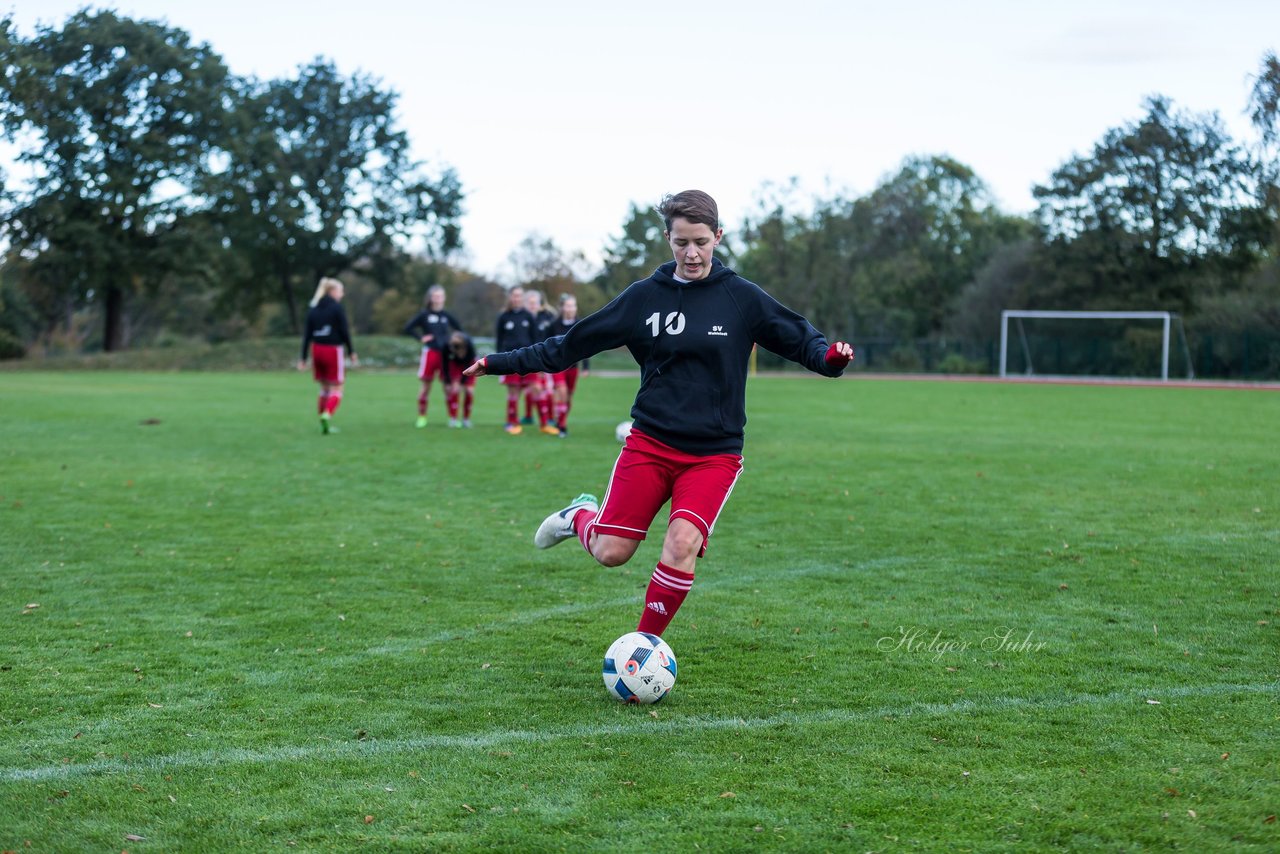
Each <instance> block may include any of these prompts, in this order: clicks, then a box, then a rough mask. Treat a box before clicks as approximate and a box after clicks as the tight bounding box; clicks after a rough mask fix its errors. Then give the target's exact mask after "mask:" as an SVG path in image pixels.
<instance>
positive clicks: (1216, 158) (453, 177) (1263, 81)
mask: <svg viewBox="0 0 1280 854" xmlns="http://www.w3.org/2000/svg"><path fill="white" fill-rule="evenodd" d="M0 74H3V90H2V92H0V128H2V129H3V133H4V136H5V139H6V140H7V141H8V142H9V143H10V144H11V145H12V146H13V147H14V148H15V150H16V151H17V155H16V163H17V166H18V168H19V169H20V170H21V172H22V174H21V175H5V176H3V177H4V190H3V193H2V194H0V223H3V237H4V258H3V266H0V355H5V354H7V355H10V356H12V355H18V354H21V353H22V352H25V351H35V352H52V351H57V350H59V349H70V350H75V349H83V348H89V349H95V348H100V349H104V350H116V349H121V348H123V347H127V346H130V345H137V344H153V345H154V344H164V343H168V342H171V341H173V340H176V339H187V338H192V337H195V338H199V339H203V340H211V341H217V340H227V339H235V338H242V337H246V336H270V335H283V334H294V333H295V332H296V331H297V329H298V327H299V323H300V319H301V315H302V313H303V311H304V310H305V298H306V295H307V294H309V292H310V290H311V289H312V287H313V286H314V283H315V281H316V280H317V279H318V278H319V277H321V276H326V275H333V276H339V277H341V278H344V279H345V280H347V281H348V282H349V283H350V284H354V285H355V287H351V288H349V294H350V297H349V306H348V307H349V311H350V313H351V315H352V318H353V321H354V323H355V325H356V329H357V331H359V332H363V333H370V332H381V333H395V332H398V331H399V330H400V327H401V325H402V324H403V323H404V321H405V320H406V319H407V318H408V317H409V316H410V315H411V314H412V313H413V311H414V310H415V309H416V308H417V307H418V306H419V305H420V303H421V300H422V295H423V294H424V293H425V291H426V288H427V287H429V286H430V285H432V284H436V283H440V284H444V285H445V286H446V287H447V288H449V291H450V306H451V308H452V309H453V310H454V311H455V313H456V314H458V316H459V317H460V318H461V319H462V321H463V322H464V323H465V324H467V325H468V326H469V327H470V328H473V329H477V330H482V331H484V330H487V329H488V327H489V325H490V324H491V322H492V318H493V317H494V315H495V314H496V312H497V311H498V310H499V309H500V307H501V305H502V301H503V289H502V287H501V286H500V285H499V284H498V283H496V282H494V281H491V280H488V279H486V278H484V277H482V276H478V275H476V274H474V273H473V272H472V271H470V270H468V269H466V267H465V265H464V264H461V263H459V262H458V261H457V258H458V255H459V250H460V249H461V247H462V246H463V234H462V232H461V229H460V225H459V223H460V219H461V216H462V213H463V205H464V202H465V192H464V185H463V182H462V179H461V177H460V176H458V175H457V174H456V173H455V172H454V170H453V169H452V168H450V167H449V166H447V165H446V164H425V163H422V162H420V161H417V160H415V159H413V157H412V155H411V153H410V152H411V145H410V140H409V139H408V137H407V135H406V134H405V132H404V131H403V130H402V129H400V128H399V127H398V124H397V120H396V106H397V97H398V96H397V94H396V93H395V92H394V91H391V90H389V89H387V88H386V87H384V86H383V85H382V84H381V83H380V82H379V81H378V80H376V79H374V78H372V77H369V76H367V75H364V74H359V73H358V74H354V75H350V76H347V75H343V74H342V73H340V72H339V71H338V69H337V68H336V67H335V65H334V63H333V62H332V61H330V60H327V59H325V58H317V59H315V60H313V61H312V62H310V63H308V64H306V65H304V66H302V67H300V68H299V69H298V70H297V73H296V74H295V75H293V76H291V77H288V78H286V79H276V80H265V81H264V80H258V79H254V78H251V77H242V76H238V75H235V74H233V73H231V71H230V70H229V69H228V68H227V67H226V66H225V64H224V63H223V61H222V59H221V58H220V57H219V55H218V54H217V53H216V52H215V51H214V50H213V49H212V48H211V47H210V46H208V45H204V44H196V43H193V42H192V40H191V38H190V36H189V35H188V34H187V33H185V32H184V31H182V30H180V29H177V28H173V27H170V26H168V25H167V24H165V23H163V22H154V21H138V20H131V19H129V18H126V17H122V16H120V15H118V14H116V13H115V12H111V11H88V10H86V11H82V12H79V13H77V14H75V15H73V16H71V17H70V18H68V19H67V20H66V21H65V22H64V23H63V24H62V26H60V27H55V26H51V25H45V26H41V27H38V28H36V31H35V32H34V33H33V34H32V35H31V36H30V37H26V38H24V37H23V36H22V35H21V34H19V33H18V32H17V30H16V28H15V26H14V24H13V21H12V19H11V18H6V19H3V20H0ZM1251 80H1252V85H1251V89H1250V91H1249V93H1248V96H1247V103H1246V104H1244V105H1242V106H1243V107H1244V109H1245V110H1246V111H1247V113H1248V115H1249V117H1250V120H1251V123H1252V126H1253V128H1254V129H1255V130H1256V132H1257V139H1256V141H1254V142H1253V143H1251V144H1248V145H1246V144H1243V143H1241V142H1238V141H1236V140H1233V139H1232V138H1231V137H1230V135H1229V134H1228V133H1227V131H1226V130H1225V128H1224V126H1223V123H1222V121H1221V119H1220V118H1219V117H1218V116H1217V114H1216V113H1207V114H1196V113H1188V112H1184V111H1181V110H1179V109H1177V107H1176V105H1175V104H1173V103H1172V102H1171V101H1170V100H1169V99H1168V98H1165V97H1163V96H1159V95H1155V96H1151V97H1150V98H1148V99H1147V100H1146V101H1145V102H1144V103H1143V104H1141V105H1140V108H1141V111H1142V114H1141V115H1140V116H1139V117H1138V118H1137V119H1135V120H1133V121H1131V122H1129V123H1126V124H1124V125H1123V126H1121V127H1117V128H1113V129H1110V130H1107V131H1106V132H1105V133H1104V134H1103V136H1102V137H1101V138H1100V139H1099V140H1098V141H1097V142H1096V143H1095V145H1094V146H1093V148H1092V150H1091V151H1089V152H1087V153H1085V154H1081V155H1076V156H1073V157H1072V158H1071V159H1069V160H1067V161H1066V162H1064V163H1063V164H1062V165H1060V166H1059V167H1058V168H1057V169H1056V170H1054V171H1053V172H1052V173H1051V174H1050V175H1049V176H1048V177H1047V178H1046V180H1045V182H1044V183H1043V184H1040V185H1037V186H1035V187H1034V188H1033V193H1034V197H1035V199H1036V201H1037V207H1036V209H1035V211H1034V212H1033V213H1032V214H1031V215H1028V216H1021V215H1013V214H1009V213H1006V212H1003V211H1001V210H1000V209H999V208H998V206H997V205H996V204H995V202H994V201H993V198H992V195H991V193H990V190H989V189H988V187H987V186H986V184H985V183H984V182H983V181H982V179H981V178H980V177H979V176H978V175H977V174H975V173H974V171H973V170H972V169H971V168H970V167H968V166H967V165H965V164H964V163H961V162H958V161H956V160H955V159H953V158H951V157H949V156H947V155H945V154H936V155H923V156H912V157H908V158H906V159H905V160H904V161H903V162H902V164H901V165H900V167H899V168H898V169H897V170H896V171H895V172H894V173H893V174H890V175H888V176H886V177H885V178H884V179H883V180H882V181H881V182H880V183H879V184H878V185H877V186H876V187H875V188H874V189H873V190H872V191H871V192H869V193H867V194H865V195H861V196H856V197H851V196H850V195H849V194H847V193H840V192H837V193H832V194H830V195H828V196H825V197H810V198H804V197H801V194H800V192H799V191H798V189H797V187H796V186H795V184H794V183H792V184H781V185H765V186H764V187H762V188H761V189H760V191H759V193H758V196H757V202H756V204H755V207H754V209H753V210H752V211H751V212H750V213H749V215H748V216H747V219H746V222H745V223H744V227H743V228H741V229H740V230H739V231H738V233H737V234H735V235H732V236H731V238H730V239H729V240H728V241H727V242H726V244H725V246H724V257H725V258H726V259H727V260H728V261H729V262H730V263H731V264H732V265H733V266H735V267H736V268H737V269H738V270H739V271H740V272H741V273H742V274H743V275H745V276H746V277H748V278H750V279H754V280H756V281H759V282H761V283H762V284H763V285H765V286H766V287H767V288H768V289H769V290H770V291H771V292H772V293H774V294H775V295H776V296H777V297H778V298H779V299H781V300H782V301H783V302H785V303H787V304H789V305H791V306H793V307H794V308H796V309H797V310H799V311H800V312H802V313H804V314H805V315H806V316H808V317H810V318H811V319H813V320H814V322H815V323H816V324H817V325H818V326H820V327H821V328H823V329H824V330H825V331H827V332H828V333H829V334H832V335H837V336H840V337H845V338H849V339H851V340H853V341H855V342H857V341H868V342H869V341H898V342H921V341H926V342H935V343H940V342H967V344H968V345H970V349H969V350H968V351H961V350H957V351H955V353H960V352H967V353H968V354H969V355H967V356H963V357H961V356H957V358H961V359H963V360H967V362H968V363H969V366H970V367H973V368H974V369H979V370H980V369H982V366H981V365H980V364H979V362H980V359H978V358H977V357H976V356H975V355H974V354H975V353H976V350H975V349H974V348H976V347H977V346H978V345H980V344H981V343H982V342H990V341H991V340H992V339H993V338H994V337H995V335H996V333H997V324H998V321H999V314H1000V311H1001V310H1002V309H1005V308H1042V309H1054V308H1066V309H1105V310H1125V309H1161V310H1169V311H1176V312H1179V313H1180V314H1181V315H1182V316H1183V317H1184V319H1185V321H1186V324H1187V328H1188V329H1189V330H1194V331H1195V332H1196V334H1197V335H1198V336H1200V338H1201V340H1209V339H1212V338H1213V336H1215V335H1216V336H1218V337H1217V339H1216V340H1218V341H1221V342H1225V341H1231V340H1238V339H1239V337H1240V336H1250V335H1251V336H1253V339H1254V340H1255V341H1257V342H1260V344H1259V345H1257V346H1260V347H1261V348H1262V351H1263V358H1262V364H1263V365H1264V371H1265V372H1269V373H1271V374H1272V375H1280V60H1277V57H1276V54H1275V52H1273V51H1272V52H1268V53H1266V54H1265V55H1264V56H1263V57H1262V58H1261V61H1260V63H1259V65H1258V67H1257V70H1256V73H1254V74H1253V76H1252V78H1251ZM669 257H670V255H669V251H668V250H667V248H666V245H665V243H664V241H663V238H662V231H661V222H660V221H659V220H658V218H657V216H656V215H655V214H654V212H653V210H652V209H651V207H650V206H648V205H642V204H639V203H636V202H632V203H631V204H630V207H629V209H628V210H627V212H626V213H625V215H624V217H623V218H622V223H621V226H620V229H619V231H618V233H617V234H615V236H613V237H612V238H611V239H610V241H609V243H608V245H606V246H604V247H603V248H602V261H601V263H600V264H599V267H598V269H597V270H595V271H592V272H588V273H583V272H582V271H583V269H584V262H583V260H582V258H581V257H580V256H575V255H574V254H572V253H569V252H566V251H564V250H563V249H561V248H560V247H558V246H557V245H556V244H555V243H554V241H552V240H550V239H549V238H545V237H541V236H539V235H537V234H531V235H529V236H528V237H527V238H526V239H525V240H524V241H523V242H522V243H521V244H520V245H518V246H516V247H513V249H512V253H511V258H510V261H511V265H510V266H511V267H512V269H513V270H514V271H515V277H516V279H517V280H518V283H519V284H521V285H524V286H526V287H536V288H541V289H543V290H546V291H548V292H549V293H550V294H551V295H555V294H557V293H561V292H570V293H574V294H575V295H576V296H577V297H578V299H579V303H580V305H581V306H582V308H583V310H584V311H590V310H592V309H594V308H596V307H599V306H600V305H603V303H604V302H605V301H607V300H608V299H610V298H612V297H613V296H614V295H616V294H617V293H619V292H620V291H621V290H622V289H623V288H625V287H626V285H627V284H629V283H630V282H632V281H635V280H636V279H639V278H643V277H644V276H646V275H648V273H649V272H651V271H652V269H653V268H654V267H655V266H656V265H657V264H658V263H661V262H662V261H665V260H668V259H669ZM1223 346H1225V345H1223ZM1210 349H1212V348H1210ZM1255 349H1256V348H1255ZM955 353H953V355H955ZM1255 355H1256V354H1255ZM1219 357H1220V358H1219ZM902 358H904V359H908V361H909V358H908V357H907V356H904V357H902ZM1205 358H1206V359H1208V361H1209V362H1213V361H1214V359H1217V362H1216V363H1214V366H1213V368H1212V369H1211V370H1213V371H1215V372H1218V373H1225V374H1231V373H1233V372H1239V371H1238V369H1237V368H1234V367H1233V362H1232V359H1231V357H1230V356H1229V355H1227V354H1221V353H1220V354H1215V353H1213V352H1210V353H1209V355H1208V356H1206V357H1205ZM908 366H909V365H908Z"/></svg>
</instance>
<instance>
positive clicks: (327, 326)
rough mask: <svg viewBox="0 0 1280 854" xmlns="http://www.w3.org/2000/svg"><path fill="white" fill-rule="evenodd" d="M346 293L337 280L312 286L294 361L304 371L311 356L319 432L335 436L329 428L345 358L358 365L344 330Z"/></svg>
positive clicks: (343, 377) (338, 398) (338, 397)
mask: <svg viewBox="0 0 1280 854" xmlns="http://www.w3.org/2000/svg"><path fill="white" fill-rule="evenodd" d="M345 293H346V289H345V288H344V287H343V286H342V282H340V281H338V280H337V279H331V278H327V277H326V278H323V279H321V280H320V283H319V284H317V285H316V292H315V295H314V296H313V297H311V308H310V309H308V311H307V324H306V328H305V329H304V330H303V332H302V355H301V356H300V357H299V358H298V370H300V371H304V370H306V368H307V352H308V350H309V351H310V353H311V367H312V376H313V377H315V381H316V382H317V383H319V384H320V397H319V400H318V401H317V403H316V407H317V409H319V411H320V432H322V433H330V432H336V428H334V427H332V426H331V425H330V421H331V420H332V419H333V416H334V413H336V412H337V411H338V406H339V404H341V403H342V387H343V385H344V384H345V382H346V376H347V374H346V364H345V358H344V357H346V356H350V358H351V364H353V365H358V364H360V360H359V358H358V357H357V356H356V348H355V345H353V344H352V343H351V331H350V328H349V327H348V326H347V313H346V312H345V311H344V310H343V308H342V297H343V295H344V294H345Z"/></svg>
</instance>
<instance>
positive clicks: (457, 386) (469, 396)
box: [444, 332, 476, 427]
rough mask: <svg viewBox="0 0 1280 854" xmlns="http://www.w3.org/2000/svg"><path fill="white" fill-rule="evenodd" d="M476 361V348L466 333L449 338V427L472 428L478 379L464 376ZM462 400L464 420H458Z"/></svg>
mask: <svg viewBox="0 0 1280 854" xmlns="http://www.w3.org/2000/svg"><path fill="white" fill-rule="evenodd" d="M475 360H476V347H475V344H473V343H471V337H470V336H469V335H467V334H466V333H465V332H455V333H453V334H452V335H450V336H449V349H448V350H447V351H445V356H444V381H445V383H446V385H445V397H446V401H447V402H448V405H449V426H450V427H470V426H471V404H472V402H473V401H474V400H475V393H474V392H473V391H472V389H474V388H475V386H476V378H475V377H468V376H464V375H463V371H465V370H466V369H467V368H468V367H470V366H471V365H472V364H473V363H474V362H475ZM459 398H461V399H462V419H461V420H459V419H458V400H459Z"/></svg>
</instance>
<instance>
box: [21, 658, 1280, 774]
mask: <svg viewBox="0 0 1280 854" xmlns="http://www.w3.org/2000/svg"><path fill="white" fill-rule="evenodd" d="M1229 694H1274V695H1276V696H1277V698H1280V683H1277V682H1268V683H1256V684H1234V683H1225V684H1223V683H1220V684H1215V685H1183V686H1177V687H1169V688H1154V689H1148V690H1126V691H1114V692H1111V693H1109V694H1071V695H1066V696H1061V697H1047V698H1046V697H992V698H989V699H986V700H961V701H959V702H955V703H911V704H908V705H905V706H881V707H879V708H874V709H823V710H820V711H816V712H809V713H801V712H782V713H780V714H776V715H770V716H767V717H759V718H741V717H732V718H705V717H697V716H675V717H667V718H662V719H658V720H654V719H651V718H649V717H648V715H644V714H643V713H640V714H637V715H636V716H635V717H634V719H630V720H627V721H625V722H623V723H615V724H592V725H587V726H572V727H558V728H551V729H545V730H535V729H521V730H487V731H481V732H476V733H469V734H463V735H427V736H422V737H419V738H406V739H389V740H373V741H367V742H356V743H346V744H300V745H285V746H281V747H274V748H268V749H263V750H242V749H234V748H233V749H229V750H203V751H196V752H191V753H173V754H169V755H165V756H147V757H137V758H130V759H128V760H121V759H102V760H98V761H95V762H87V763H84V764H60V765H46V766H42V767H36V768H4V769H0V782H5V783H33V782H34V783H38V782H43V781H47V780H65V779H70V778H77V777H83V776H91V775H102V774H123V773H137V772H162V771H173V770H179V769H183V768H217V767H225V766H228V765H239V764H255V765H257V764H262V765H270V764H276V763H283V762H305V761H311V760H316V759H338V758H361V757H374V756H384V755H396V754H401V753H415V752H421V751H439V750H476V749H482V750H483V749H489V748H493V747H497V746H500V745H505V744H513V743H514V744H547V743H550V742H554V741H563V740H566V739H583V738H604V737H608V736H628V737H632V738H634V737H635V736H636V735H637V733H644V734H650V733H657V734H670V735H687V734H691V733H698V732H715V731H720V730H744V731H753V730H765V729H770V728H773V727H781V726H806V725H821V724H832V723H836V724H850V723H866V722H873V721H877V720H881V719H883V718H935V717H947V716H950V715H970V714H984V713H989V712H1004V711H1009V710H1013V709H1028V710H1033V711H1051V710H1055V709H1064V708H1074V707H1081V706H1103V705H1112V704H1126V705H1132V706H1133V710H1132V713H1133V714H1141V713H1143V712H1146V711H1148V710H1154V709H1158V708H1171V707H1173V704H1172V703H1171V702H1170V701H1172V700H1176V699H1178V698H1182V697H1207V696H1222V695H1229ZM1151 700H1156V701H1158V703H1159V705H1155V704H1152V703H1150V702H1149V701H1151Z"/></svg>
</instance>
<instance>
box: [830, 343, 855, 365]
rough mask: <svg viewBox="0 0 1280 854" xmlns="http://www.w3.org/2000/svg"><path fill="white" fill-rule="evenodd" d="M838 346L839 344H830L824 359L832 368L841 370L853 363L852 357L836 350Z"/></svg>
mask: <svg viewBox="0 0 1280 854" xmlns="http://www.w3.org/2000/svg"><path fill="white" fill-rule="evenodd" d="M839 346H840V345H839V344H832V345H831V346H830V347H828V348H827V355H826V357H825V358H826V360H827V364H828V365H830V366H831V367H833V368H843V367H845V366H846V365H848V364H849V363H850V362H852V361H853V357H852V356H846V355H844V354H843V353H841V352H840V351H839V350H838V349H836V348H837V347H839Z"/></svg>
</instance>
